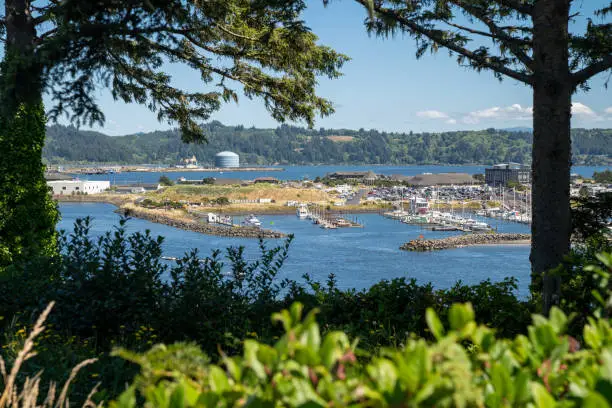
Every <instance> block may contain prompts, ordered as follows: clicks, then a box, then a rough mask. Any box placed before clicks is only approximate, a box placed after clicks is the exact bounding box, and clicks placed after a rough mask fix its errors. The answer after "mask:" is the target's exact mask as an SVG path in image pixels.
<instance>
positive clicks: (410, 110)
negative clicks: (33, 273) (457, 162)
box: [96, 0, 612, 135]
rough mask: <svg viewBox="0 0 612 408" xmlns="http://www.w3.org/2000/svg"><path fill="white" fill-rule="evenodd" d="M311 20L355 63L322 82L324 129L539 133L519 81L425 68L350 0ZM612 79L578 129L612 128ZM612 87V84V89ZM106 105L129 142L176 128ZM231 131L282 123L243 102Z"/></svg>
mask: <svg viewBox="0 0 612 408" xmlns="http://www.w3.org/2000/svg"><path fill="white" fill-rule="evenodd" d="M576 3H577V5H578V6H577V8H578V10H576V11H580V12H581V13H582V14H583V15H590V11H591V9H592V8H595V7H597V6H598V5H602V4H605V3H606V1H603V0H597V1H595V0H582V1H577V2H576ZM308 4H309V7H308V9H307V11H306V13H305V15H304V19H305V20H306V22H307V24H308V25H309V26H310V27H311V28H312V30H313V31H314V32H315V33H316V34H317V35H318V36H319V37H320V41H321V43H322V44H325V45H329V46H331V47H332V48H334V49H336V50H337V51H339V52H342V53H344V54H347V55H348V56H350V57H351V61H349V62H348V63H346V65H345V66H344V68H343V69H342V71H343V74H344V76H343V77H341V78H340V79H336V80H328V79H321V81H320V86H319V88H318V93H319V95H321V96H324V97H326V98H328V99H330V100H332V102H333V103H334V105H335V107H336V113H335V114H334V115H332V116H330V117H326V118H322V119H318V120H317V123H316V127H326V128H350V129H358V128H366V129H370V128H375V129H380V130H386V131H402V132H408V131H411V130H412V131H415V132H422V131H434V132H435V131H444V130H458V129H483V128H488V127H498V128H505V127H514V126H527V127H529V126H531V114H530V109H531V106H532V93H531V90H530V89H529V88H528V87H526V86H524V85H522V84H520V83H518V82H516V81H514V80H512V79H504V81H503V82H501V83H500V82H499V81H498V80H497V79H496V78H494V77H493V75H492V74H491V73H489V72H482V73H477V72H474V71H471V70H468V69H465V68H461V67H459V66H458V65H457V64H456V62H455V59H454V58H450V57H449V56H448V53H446V52H444V51H441V52H439V53H438V54H436V55H426V56H424V57H423V58H421V59H420V60H417V59H416V58H415V56H414V51H415V43H414V40H412V39H411V38H408V37H407V36H401V35H399V36H396V37H395V38H389V39H381V38H376V37H371V36H369V35H368V34H367V33H366V31H365V29H364V27H363V24H362V23H363V20H364V18H365V17H366V12H365V10H364V9H363V8H362V7H361V6H359V5H357V4H356V3H355V2H353V1H350V0H342V1H340V0H336V1H332V2H331V4H330V5H329V6H328V7H327V8H324V7H323V6H322V1H321V0H309V1H308ZM168 69H169V72H170V73H171V74H173V75H174V76H176V77H177V78H180V83H181V84H184V85H185V86H187V87H189V86H199V85H198V76H197V75H196V74H193V73H191V72H189V71H187V69H185V68H180V67H176V66H172V67H169V68H168ZM608 75H609V74H600V75H599V76H597V77H595V78H594V79H593V80H592V81H591V90H590V91H589V92H588V93H585V92H582V91H581V92H578V93H577V94H575V95H574V97H573V103H574V106H573V113H574V115H573V118H572V126H573V127H587V128H593V127H604V128H607V127H612V94H611V93H610V90H609V89H606V88H605V87H604V83H605V81H606V79H607V78H608ZM611 85H612V84H611ZM98 101H99V103H100V104H101V106H102V107H103V110H104V112H105V114H106V117H107V123H106V126H105V127H104V128H103V129H100V128H96V130H101V131H103V132H105V133H107V134H111V135H121V134H129V133H136V132H143V131H144V132H146V131H152V130H155V129H165V128H168V127H172V126H170V125H168V124H166V123H159V122H158V121H157V119H156V116H155V114H154V113H151V112H149V111H148V110H147V109H146V108H144V107H141V106H137V105H125V104H123V103H120V102H115V101H113V100H112V98H111V97H110V95H109V93H108V92H107V91H100V93H99V97H98ZM211 120H219V121H221V122H223V123H225V124H229V125H239V124H241V125H245V126H256V127H276V126H278V123H277V122H276V121H274V120H273V119H272V118H271V117H270V115H269V114H268V113H267V111H266V110H265V108H264V107H263V106H262V104H261V103H260V102H259V101H258V100H257V99H255V100H252V101H250V100H248V99H246V98H241V99H240V101H239V103H238V105H235V104H227V105H224V106H223V108H222V109H221V110H220V111H218V112H217V113H216V114H214V115H213V116H212V117H211Z"/></svg>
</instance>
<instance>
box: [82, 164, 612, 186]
mask: <svg viewBox="0 0 612 408" xmlns="http://www.w3.org/2000/svg"><path fill="white" fill-rule="evenodd" d="M485 167H487V166H375V165H368V166H287V167H282V168H283V169H284V170H283V171H230V172H228V171H225V172H223V173H220V172H204V171H179V172H170V173H163V172H130V173H119V174H98V175H90V176H82V177H81V178H83V179H88V180H108V181H110V182H111V184H133V183H156V182H157V181H158V180H159V177H160V176H161V175H162V174H166V175H167V176H168V177H170V179H172V180H176V179H178V178H179V177H185V178H186V179H189V180H201V179H203V178H205V177H216V178H238V179H242V180H252V179H254V178H256V177H266V176H268V177H276V178H277V179H279V180H302V179H304V178H308V179H311V180H312V179H314V178H316V177H323V176H325V175H326V174H327V173H332V172H336V171H367V170H372V171H374V173H376V174H384V175H386V176H389V175H392V174H401V175H403V176H416V175H418V174H423V173H453V172H455V173H468V174H477V173H481V174H484V171H485ZM605 169H606V167H604V166H574V167H572V173H578V174H580V175H582V176H584V177H591V176H593V172H594V171H603V170H605Z"/></svg>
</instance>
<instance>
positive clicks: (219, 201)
mask: <svg viewBox="0 0 612 408" xmlns="http://www.w3.org/2000/svg"><path fill="white" fill-rule="evenodd" d="M214 202H215V204H217V205H228V204H229V203H230V200H229V199H228V198H227V197H219V198H217V199H215V200H214Z"/></svg>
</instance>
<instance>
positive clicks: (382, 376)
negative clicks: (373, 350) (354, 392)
mask: <svg viewBox="0 0 612 408" xmlns="http://www.w3.org/2000/svg"><path fill="white" fill-rule="evenodd" d="M367 370H368V374H369V375H370V377H371V378H372V381H374V383H376V384H377V385H378V388H379V389H380V390H382V391H383V392H387V393H390V392H392V391H393V390H394V389H395V383H396V382H397V368H396V367H395V365H393V363H391V361H389V360H387V359H378V360H376V361H375V362H374V363H372V364H370V365H368V367H367Z"/></svg>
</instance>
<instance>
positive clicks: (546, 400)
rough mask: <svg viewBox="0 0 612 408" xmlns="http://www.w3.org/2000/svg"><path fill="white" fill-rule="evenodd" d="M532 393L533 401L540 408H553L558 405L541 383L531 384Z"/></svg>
mask: <svg viewBox="0 0 612 408" xmlns="http://www.w3.org/2000/svg"><path fill="white" fill-rule="evenodd" d="M531 392H532V394H533V400H534V402H535V405H536V407H538V408H553V407H554V406H555V405H556V403H555V399H554V398H553V397H552V396H551V395H550V394H549V393H548V391H547V390H546V388H544V386H543V385H542V384H540V383H536V382H532V383H531Z"/></svg>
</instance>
